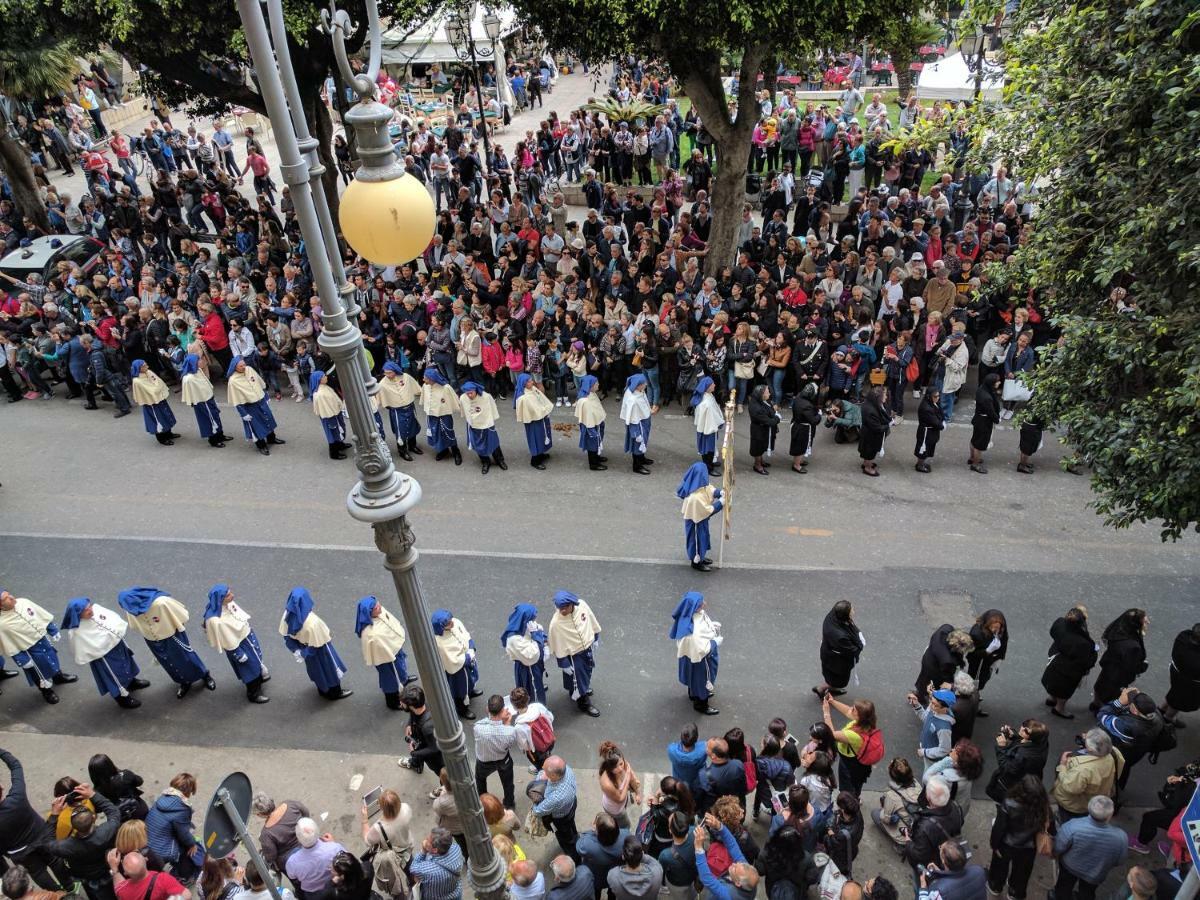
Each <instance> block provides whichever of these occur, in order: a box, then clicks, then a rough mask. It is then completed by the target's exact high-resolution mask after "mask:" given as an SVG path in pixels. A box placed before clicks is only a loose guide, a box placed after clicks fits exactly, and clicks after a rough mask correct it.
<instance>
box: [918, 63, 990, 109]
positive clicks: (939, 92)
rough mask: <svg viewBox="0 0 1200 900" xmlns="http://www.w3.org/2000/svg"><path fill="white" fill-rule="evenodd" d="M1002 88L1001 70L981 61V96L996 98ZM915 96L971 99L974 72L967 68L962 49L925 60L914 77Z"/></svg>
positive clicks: (972, 96)
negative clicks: (932, 60) (951, 53)
mask: <svg viewBox="0 0 1200 900" xmlns="http://www.w3.org/2000/svg"><path fill="white" fill-rule="evenodd" d="M1003 90H1004V70H1003V69H1002V68H1001V67H1000V66H998V65H996V64H994V63H984V72H983V99H984V100H990V101H997V100H999V99H1000V98H1001V94H1002V93H1003ZM917 96H918V97H920V98H921V99H922V100H971V99H973V98H974V96H975V76H974V74H972V72H971V70H970V69H969V68H967V61H966V60H965V59H963V57H962V54H961V53H955V54H954V55H953V56H947V57H944V58H943V59H939V60H938V61H937V62H935V63H926V64H925V68H923V69H922V70H921V75H920V77H919V78H918V80H917Z"/></svg>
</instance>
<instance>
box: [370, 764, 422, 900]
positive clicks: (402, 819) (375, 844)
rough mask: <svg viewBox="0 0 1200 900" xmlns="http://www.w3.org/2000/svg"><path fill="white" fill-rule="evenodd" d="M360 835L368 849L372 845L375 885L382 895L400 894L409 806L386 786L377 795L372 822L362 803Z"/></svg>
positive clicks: (409, 844) (408, 851)
mask: <svg viewBox="0 0 1200 900" xmlns="http://www.w3.org/2000/svg"><path fill="white" fill-rule="evenodd" d="M359 815H360V818H361V819H362V838H363V842H364V843H365V844H366V845H367V849H368V851H369V850H371V849H374V851H375V855H374V857H373V858H372V863H373V864H374V867H375V886H376V888H377V889H378V890H379V893H380V894H382V895H383V896H384V897H385V898H386V897H397V898H398V897H403V896H405V894H406V893H407V891H406V889H405V886H406V883H407V878H406V877H405V874H404V873H405V870H407V868H408V864H409V862H410V861H411V860H412V853H413V840H412V832H411V830H410V826H411V825H412V808H411V807H410V806H409V805H408V804H407V803H405V802H404V801H403V800H401V799H400V795H399V794H397V793H396V792H395V791H393V790H391V789H390V788H389V789H388V790H386V791H384V792H383V793H382V794H380V795H379V819H378V820H377V821H376V822H374V823H372V822H371V821H370V816H369V810H368V809H367V807H366V806H363V808H362V810H361V811H360V813H359Z"/></svg>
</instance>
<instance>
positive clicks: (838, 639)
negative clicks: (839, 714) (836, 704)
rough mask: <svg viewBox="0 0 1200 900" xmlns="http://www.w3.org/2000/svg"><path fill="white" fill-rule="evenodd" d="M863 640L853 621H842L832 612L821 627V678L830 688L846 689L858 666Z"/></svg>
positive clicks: (827, 614)
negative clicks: (851, 675) (851, 674)
mask: <svg viewBox="0 0 1200 900" xmlns="http://www.w3.org/2000/svg"><path fill="white" fill-rule="evenodd" d="M862 650H863V644H862V639H861V638H860V637H859V636H858V626H857V625H855V624H854V622H853V620H851V621H849V622H842V621H840V620H839V619H838V618H837V616H835V615H834V614H833V610H830V611H829V612H828V613H826V615H825V621H824V622H823V623H822V625H821V677H822V678H824V679H825V683H826V684H828V685H829V686H830V687H834V688H844V687H845V686H846V685H847V684H849V683H850V673H851V672H852V671H853V670H854V667H855V666H856V665H858V656H859V654H860V653H862Z"/></svg>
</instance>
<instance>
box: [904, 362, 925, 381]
mask: <svg viewBox="0 0 1200 900" xmlns="http://www.w3.org/2000/svg"><path fill="white" fill-rule="evenodd" d="M920 377H921V366H920V364H919V363H918V362H917V358H916V357H915V356H914V357H913V358H912V359H911V360H909V362H908V365H907V366H906V367H905V369H904V379H905V380H906V381H907V382H908V383H909V384H916V383H917V379H918V378H920Z"/></svg>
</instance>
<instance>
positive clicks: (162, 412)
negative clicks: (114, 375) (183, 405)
mask: <svg viewBox="0 0 1200 900" xmlns="http://www.w3.org/2000/svg"><path fill="white" fill-rule="evenodd" d="M129 377H130V379H132V383H133V402H134V403H136V404H137V405H138V406H140V407H141V408H142V419H143V421H144V422H145V423H146V433H147V434H151V435H153V436H154V439H155V440H156V441H158V442H159V443H160V444H164V445H166V446H170V445H171V444H174V443H175V439H176V438H177V437H180V435H178V434H176V433H175V432H174V431H172V430H171V429H172V428H174V427H175V413H174V412H173V411H172V410H171V404H170V403H168V402H167V398H168V397H169V396H171V391H170V389H169V388H168V387H167V385H166V383H165V382H164V381H163V380H162V379H161V378H159V377H158V376H157V375H155V374H154V373H153V372H152V371H150V367H149V366H148V365H146V361H145V360H144V359H135V360H134V361H133V364H132V365H131V366H130V367H129Z"/></svg>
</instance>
